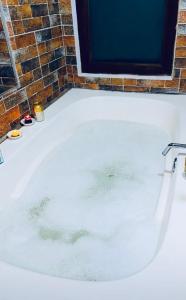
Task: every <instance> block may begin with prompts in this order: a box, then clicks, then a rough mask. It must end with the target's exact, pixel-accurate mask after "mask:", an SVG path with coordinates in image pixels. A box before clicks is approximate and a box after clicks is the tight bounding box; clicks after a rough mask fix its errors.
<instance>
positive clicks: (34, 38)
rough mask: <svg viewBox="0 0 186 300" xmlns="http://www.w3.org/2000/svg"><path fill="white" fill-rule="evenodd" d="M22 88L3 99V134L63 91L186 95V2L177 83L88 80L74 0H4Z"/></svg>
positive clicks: (179, 34) (181, 17)
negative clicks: (80, 57) (82, 71)
mask: <svg viewBox="0 0 186 300" xmlns="http://www.w3.org/2000/svg"><path fill="white" fill-rule="evenodd" d="M3 6H4V12H5V15H6V23H7V28H8V32H9V36H10V43H11V47H12V52H13V56H14V58H15V63H16V69H17V73H18V77H19V82H20V87H19V88H17V89H16V90H15V91H14V92H12V93H11V94H9V95H6V97H5V96H4V98H1V99H0V136H2V135H4V134H5V133H6V132H7V131H8V130H10V128H11V124H12V123H14V121H16V120H19V119H20V117H21V116H22V115H24V113H26V112H27V111H29V110H30V108H31V107H32V103H33V101H34V100H35V99H36V98H38V99H40V100H41V101H43V103H44V104H45V103H48V102H50V101H51V100H52V99H54V98H57V97H58V96H59V95H61V94H62V93H63V91H64V89H65V87H67V86H68V87H80V88H90V89H104V90H117V91H125V92H130V91H131V92H153V93H185V92H186V0H180V9H179V16H178V30H177V38H176V59H175V61H174V78H173V80H135V79H121V78H117V79H114V78H104V79H103V78H90V77H88V78H86V77H79V76H78V75H77V67H76V53H75V43H74V34H73V23H72V10H71V0H48V1H47V0H3Z"/></svg>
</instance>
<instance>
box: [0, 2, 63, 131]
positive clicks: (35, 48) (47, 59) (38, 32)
mask: <svg viewBox="0 0 186 300" xmlns="http://www.w3.org/2000/svg"><path fill="white" fill-rule="evenodd" d="M2 2H3V9H4V13H5V17H6V25H7V29H8V32H9V38H10V45H11V49H12V54H13V57H14V60H15V65H16V70H17V74H18V77H19V85H20V86H19V87H17V88H16V89H15V90H14V91H13V92H11V93H9V95H7V94H6V95H5V96H3V97H1V98H0V137H1V136H3V135H4V134H6V133H7V131H9V130H10V129H11V127H12V124H14V123H15V121H18V120H19V119H20V118H21V116H23V115H24V114H25V113H27V112H28V111H31V109H32V104H33V102H34V100H35V99H36V98H37V99H39V100H41V101H42V102H43V103H44V104H46V103H49V102H50V101H51V100H53V99H54V98H57V97H58V96H60V95H61V94H62V93H63V91H64V87H65V74H66V61H65V47H64V41H63V35H64V34H63V27H62V23H61V15H62V13H63V4H64V3H63V0H59V1H53V0H48V1H47V0H3V1H2Z"/></svg>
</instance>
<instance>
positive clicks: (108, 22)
mask: <svg viewBox="0 0 186 300" xmlns="http://www.w3.org/2000/svg"><path fill="white" fill-rule="evenodd" d="M76 4H77V5H76V6H77V16H78V29H79V37H80V51H81V62H82V71H83V72H91V73H113V74H120V73H123V74H125V73H129V74H143V75H146V74H147V75H157V74H170V73H171V70H172V62H173V52H174V41H175V35H176V32H175V28H176V22H177V11H178V1H177V0H150V1H149V0H133V1H131V0H125V1H124V0H101V1H100V0H76Z"/></svg>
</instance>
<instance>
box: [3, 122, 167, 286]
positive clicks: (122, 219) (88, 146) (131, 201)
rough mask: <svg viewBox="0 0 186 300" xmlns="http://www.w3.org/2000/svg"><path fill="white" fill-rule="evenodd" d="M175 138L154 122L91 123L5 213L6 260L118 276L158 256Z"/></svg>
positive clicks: (94, 276)
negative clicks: (167, 161)
mask: <svg viewBox="0 0 186 300" xmlns="http://www.w3.org/2000/svg"><path fill="white" fill-rule="evenodd" d="M167 142H168V136H167V135H166V134H165V133H164V132H163V131H162V130H160V129H158V128H156V127H154V126H149V125H148V126H147V125H142V124H135V123H128V122H122V121H121V122H116V121H92V122H89V123H85V124H83V125H81V126H80V127H79V128H78V129H77V130H76V131H75V132H74V134H73V135H72V136H71V138H69V139H68V140H67V141H66V142H65V143H63V144H61V145H60V146H59V147H58V148H56V149H55V150H54V151H53V152H52V153H50V155H49V156H47V157H46V158H45V160H44V161H43V162H42V164H41V165H40V168H39V169H38V170H37V172H36V173H35V174H34V176H33V177H32V178H31V180H30V182H29V184H28V186H27V187H26V189H25V191H24V193H23V194H22V196H21V197H20V199H17V201H15V202H14V204H13V205H11V207H9V208H7V210H5V211H4V212H3V213H2V214H1V215H0V259H1V260H3V261H6V262H8V263H11V264H14V265H17V266H20V267H23V268H26V269H31V270H34V271H37V272H41V273H46V274H50V275H54V276H60V277H64V278H72V279H80V280H93V281H101V280H114V279H119V278H123V277H127V276H130V275H132V274H134V273H136V272H138V271H139V270H141V269H143V268H144V267H145V265H147V264H148V263H149V262H150V260H151V259H152V258H153V256H154V254H155V252H156V248H157V243H158V237H159V231H160V228H159V226H158V225H157V224H155V221H154V214H155V210H156V207H157V203H158V198H159V193H160V188H161V180H162V178H161V177H160V176H158V174H159V173H161V172H162V170H163V168H164V161H163V159H162V157H161V151H162V149H163V147H164V146H165V144H166V143H167Z"/></svg>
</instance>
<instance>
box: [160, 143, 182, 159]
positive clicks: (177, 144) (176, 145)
mask: <svg viewBox="0 0 186 300" xmlns="http://www.w3.org/2000/svg"><path fill="white" fill-rule="evenodd" d="M172 148H182V149H183V148H185V149H186V144H179V143H170V144H168V145H167V147H166V148H165V149H164V150H163V152H162V154H163V156H166V155H167V154H168V152H169V151H170V150H171V149H172Z"/></svg>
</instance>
